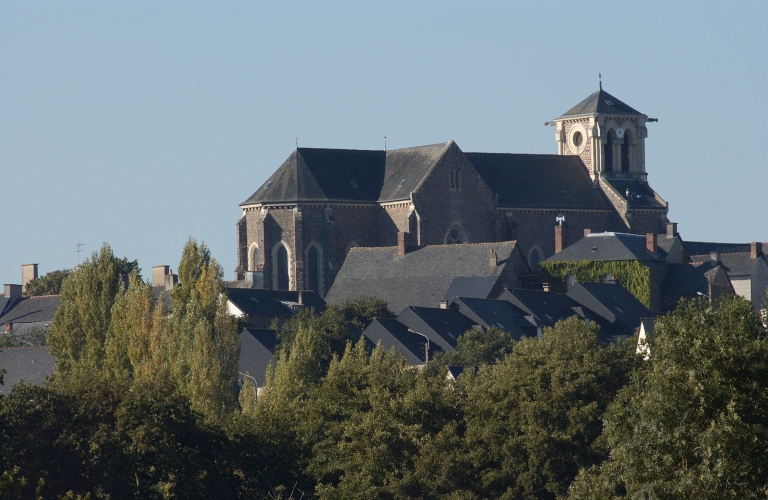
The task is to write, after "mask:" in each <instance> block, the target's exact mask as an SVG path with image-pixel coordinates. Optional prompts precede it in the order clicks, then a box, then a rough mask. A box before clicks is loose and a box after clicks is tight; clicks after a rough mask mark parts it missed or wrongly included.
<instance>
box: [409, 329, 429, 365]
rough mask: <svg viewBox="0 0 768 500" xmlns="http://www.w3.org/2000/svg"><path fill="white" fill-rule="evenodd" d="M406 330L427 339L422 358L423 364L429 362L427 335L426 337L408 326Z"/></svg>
mask: <svg viewBox="0 0 768 500" xmlns="http://www.w3.org/2000/svg"><path fill="white" fill-rule="evenodd" d="M408 331H409V332H411V333H415V334H416V335H421V336H422V337H424V338H425V339H427V344H426V346H424V354H425V356H424V359H425V361H424V364H427V363H429V337H427V336H426V335H424V334H423V333H419V332H417V331H416V330H413V329H411V328H409V329H408Z"/></svg>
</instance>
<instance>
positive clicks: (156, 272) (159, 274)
mask: <svg viewBox="0 0 768 500" xmlns="http://www.w3.org/2000/svg"><path fill="white" fill-rule="evenodd" d="M169 272H170V266H154V267H152V286H163V287H164V286H165V277H166V275H167V274H168V273H169Z"/></svg>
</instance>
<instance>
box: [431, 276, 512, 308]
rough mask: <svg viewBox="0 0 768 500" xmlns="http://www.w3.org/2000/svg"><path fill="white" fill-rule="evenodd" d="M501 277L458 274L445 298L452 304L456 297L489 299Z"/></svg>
mask: <svg viewBox="0 0 768 500" xmlns="http://www.w3.org/2000/svg"><path fill="white" fill-rule="evenodd" d="M499 278H500V276H499V275H492V276H457V277H456V278H453V280H452V281H451V285H450V286H449V287H448V291H446V292H445V295H443V300H445V301H446V302H447V303H448V304H450V303H451V302H453V301H454V300H455V299H456V297H472V298H476V299H489V298H491V294H492V292H493V289H494V287H496V284H497V283H498V282H499Z"/></svg>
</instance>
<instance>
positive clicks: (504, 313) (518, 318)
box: [452, 297, 536, 340]
mask: <svg viewBox="0 0 768 500" xmlns="http://www.w3.org/2000/svg"><path fill="white" fill-rule="evenodd" d="M452 307H455V308H456V309H457V310H458V311H459V312H460V313H461V314H463V315H464V316H466V317H467V318H469V319H470V320H471V321H474V322H475V323H477V324H479V325H481V326H483V327H484V328H490V327H492V326H496V327H498V328H501V329H502V330H504V331H506V332H509V333H510V334H511V335H512V338H514V339H515V340H520V338H522V337H523V336H535V335H536V326H535V325H534V324H532V323H531V322H530V321H528V320H527V319H525V313H524V312H523V311H521V310H520V309H518V308H517V307H515V306H513V305H512V304H511V303H510V302H507V301H506V300H491V299H473V298H469V297H458V298H457V299H456V301H455V302H454V303H453V305H452Z"/></svg>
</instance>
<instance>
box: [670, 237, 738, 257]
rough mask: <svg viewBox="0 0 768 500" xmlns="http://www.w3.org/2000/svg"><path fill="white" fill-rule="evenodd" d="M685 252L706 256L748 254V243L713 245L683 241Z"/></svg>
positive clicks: (711, 243) (710, 243) (704, 242)
mask: <svg viewBox="0 0 768 500" xmlns="http://www.w3.org/2000/svg"><path fill="white" fill-rule="evenodd" d="M683 246H684V247H685V251H686V252H688V255H690V256H691V257H693V256H694V255H707V256H709V254H711V253H712V252H719V253H721V254H722V253H746V254H749V251H750V245H749V243H715V242H708V241H685V242H683Z"/></svg>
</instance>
